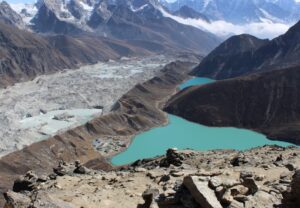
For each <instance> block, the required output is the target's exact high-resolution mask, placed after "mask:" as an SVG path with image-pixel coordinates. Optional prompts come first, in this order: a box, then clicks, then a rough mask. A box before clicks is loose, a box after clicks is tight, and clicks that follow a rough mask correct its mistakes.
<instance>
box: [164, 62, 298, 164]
mask: <svg viewBox="0 0 300 208" xmlns="http://www.w3.org/2000/svg"><path fill="white" fill-rule="evenodd" d="M299 72H300V68H299V67H295V68H289V69H282V70H275V71H272V72H266V73H260V74H254V75H251V76H250V75H249V76H244V77H240V78H235V79H228V80H224V81H219V82H215V83H211V84H208V85H204V86H200V87H191V88H189V89H186V90H183V91H182V92H180V93H179V94H177V95H175V96H174V97H173V98H172V99H171V100H170V101H169V103H168V104H167V107H166V110H167V111H168V112H169V113H172V114H175V115H179V116H181V117H183V118H186V119H188V120H190V121H194V122H197V123H201V124H204V125H208V126H233V127H238V128H246V129H251V130H255V131H258V132H261V133H264V134H266V135H267V136H268V137H269V138H270V139H276V140H282V141H288V142H291V143H294V144H298V145H299V144H300V132H299V118H300V105H299V103H300V100H299V97H300V92H299V90H298V89H299V87H300V86H299V84H298V83H299V81H300V77H299ZM232 162H233V164H237V165H238V164H239V163H242V162H243V161H241V160H240V161H239V160H235V161H232Z"/></svg>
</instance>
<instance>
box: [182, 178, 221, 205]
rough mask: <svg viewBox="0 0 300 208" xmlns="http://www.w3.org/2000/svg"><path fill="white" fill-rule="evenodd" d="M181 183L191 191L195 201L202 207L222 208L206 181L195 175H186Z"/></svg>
mask: <svg viewBox="0 0 300 208" xmlns="http://www.w3.org/2000/svg"><path fill="white" fill-rule="evenodd" d="M183 184H184V185H185V186H186V188H187V189H188V190H189V191H190V192H191V194H192V196H193V197H194V199H195V201H196V202H198V203H199V204H200V205H201V207H203V208H222V205H221V204H220V202H219V201H218V199H217V197H216V195H215V193H214V191H213V190H212V189H210V188H209V187H208V182H207V181H200V180H199V177H197V176H187V177H185V178H184V180H183Z"/></svg>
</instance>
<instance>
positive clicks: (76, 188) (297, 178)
mask: <svg viewBox="0 0 300 208" xmlns="http://www.w3.org/2000/svg"><path fill="white" fill-rule="evenodd" d="M299 157H300V150H299V149H298V148H293V147H289V148H282V147H278V146H265V147H261V148H256V149H252V150H248V151H245V152H238V151H233V150H216V151H208V152H196V151H177V150H175V149H169V150H168V151H167V154H166V156H163V157H159V158H155V159H148V160H143V161H137V162H135V163H134V164H132V165H130V166H127V167H123V168H118V169H116V170H112V171H94V170H90V169H87V168H86V167H84V166H83V165H82V164H80V162H79V161H76V162H75V163H72V164H66V163H64V162H60V163H59V166H58V167H55V168H53V173H51V174H50V173H49V175H48V176H47V175H36V174H35V173H34V172H32V171H29V172H27V173H26V175H24V176H22V177H20V178H19V179H18V180H16V181H15V183H14V185H13V191H9V192H7V193H5V198H6V205H5V208H8V207H32V206H34V207H36V208H39V207H45V208H50V207H51V208H53V207H70V208H72V207H74V208H75V207H89V208H94V207H95V208H96V207H97V208H98V207H101V208H111V207H115V208H119V207H120V208H121V207H122V208H132V207H138V208H150V207H152V208H158V207H161V208H174V207H176V208H197V207H201V208H222V207H227V208H252V207H257V208H259V207H261V208H262V207H263V208H272V207H285V208H296V207H299V206H300V202H299V197H298V196H299V190H300V189H299V187H300V169H298V168H299V165H300V163H299V161H300V158H299Z"/></svg>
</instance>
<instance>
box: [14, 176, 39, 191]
mask: <svg viewBox="0 0 300 208" xmlns="http://www.w3.org/2000/svg"><path fill="white" fill-rule="evenodd" d="M37 180H38V177H37V176H36V175H35V174H34V173H33V172H32V171H28V172H27V173H26V175H25V176H21V177H20V178H18V179H17V180H15V182H14V185H13V191H14V192H21V191H32V190H34V189H35V187H36V186H37Z"/></svg>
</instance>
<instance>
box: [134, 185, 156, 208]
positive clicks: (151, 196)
mask: <svg viewBox="0 0 300 208" xmlns="http://www.w3.org/2000/svg"><path fill="white" fill-rule="evenodd" d="M158 195H159V190H158V189H147V190H146V191H144V193H143V194H142V197H143V199H144V201H145V203H144V204H140V205H138V208H158V206H157V203H156V202H155V199H156V198H157V197H158Z"/></svg>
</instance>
